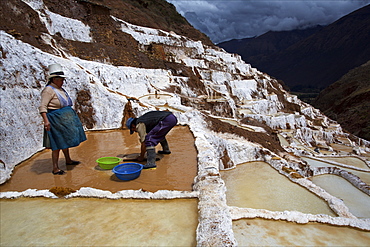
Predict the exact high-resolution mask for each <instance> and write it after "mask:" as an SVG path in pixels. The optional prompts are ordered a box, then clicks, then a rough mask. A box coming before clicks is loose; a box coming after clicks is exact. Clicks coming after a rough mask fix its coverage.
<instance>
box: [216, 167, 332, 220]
mask: <svg viewBox="0 0 370 247" xmlns="http://www.w3.org/2000/svg"><path fill="white" fill-rule="evenodd" d="M221 176H222V178H223V180H224V181H225V183H226V187H227V191H226V197H227V204H228V205H229V206H237V207H244V208H256V209H257V208H260V209H267V210H271V211H285V210H288V211H299V212H303V213H310V214H327V215H331V216H335V214H334V212H332V210H331V209H330V208H329V207H328V205H327V204H326V203H325V201H323V200H322V199H321V198H319V197H317V196H316V195H314V194H312V193H311V192H309V191H308V190H306V189H305V188H303V187H301V186H299V185H297V184H295V183H293V182H291V181H290V180H289V179H287V178H286V177H284V176H283V175H281V174H279V173H278V172H277V171H276V170H275V169H273V168H272V167H271V166H270V165H269V164H267V163H264V162H250V163H245V164H241V165H238V166H237V167H236V168H235V169H232V170H227V171H221Z"/></svg>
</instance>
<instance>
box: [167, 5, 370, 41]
mask: <svg viewBox="0 0 370 247" xmlns="http://www.w3.org/2000/svg"><path fill="white" fill-rule="evenodd" d="M167 1H168V2H170V3H172V4H173V5H175V6H176V9H177V11H178V12H179V13H180V14H181V15H183V16H184V17H185V18H186V19H187V20H188V21H189V22H190V23H191V24H192V25H193V26H194V27H195V28H197V29H199V30H200V31H202V32H203V33H205V34H207V35H208V36H209V37H210V38H211V40H212V41H213V42H214V43H219V42H222V41H226V40H230V39H241V38H247V37H254V36H258V35H261V34H263V33H265V32H267V31H286V30H292V29H297V28H306V27H310V26H315V25H327V24H330V23H332V22H334V21H336V20H337V19H339V18H340V17H342V16H344V15H347V14H349V13H351V12H352V11H354V10H356V9H359V8H361V7H363V6H365V5H367V4H369V3H370V0H316V1H310V0H300V1H293V0H285V1H278V0H269V1H265V0H258V1H257V0H228V1H220V0H213V1H212V0H203V1H197V0H167Z"/></svg>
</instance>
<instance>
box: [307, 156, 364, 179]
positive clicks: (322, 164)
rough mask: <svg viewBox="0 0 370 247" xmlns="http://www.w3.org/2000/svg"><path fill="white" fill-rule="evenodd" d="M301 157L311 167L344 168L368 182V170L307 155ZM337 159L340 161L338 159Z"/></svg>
mask: <svg viewBox="0 0 370 247" xmlns="http://www.w3.org/2000/svg"><path fill="white" fill-rule="evenodd" d="M302 159H303V160H304V161H306V162H307V163H308V164H309V165H310V166H311V167H339V168H340V169H343V170H346V171H348V172H350V173H353V174H354V175H356V176H358V177H359V178H360V179H361V181H363V182H365V183H366V184H370V172H365V171H358V170H354V169H350V168H346V167H343V166H338V165H335V164H333V163H330V162H324V161H320V160H316V159H312V158H309V157H302ZM321 159H323V160H325V159H326V158H321ZM337 161H339V162H340V163H342V162H341V160H340V159H339V160H337Z"/></svg>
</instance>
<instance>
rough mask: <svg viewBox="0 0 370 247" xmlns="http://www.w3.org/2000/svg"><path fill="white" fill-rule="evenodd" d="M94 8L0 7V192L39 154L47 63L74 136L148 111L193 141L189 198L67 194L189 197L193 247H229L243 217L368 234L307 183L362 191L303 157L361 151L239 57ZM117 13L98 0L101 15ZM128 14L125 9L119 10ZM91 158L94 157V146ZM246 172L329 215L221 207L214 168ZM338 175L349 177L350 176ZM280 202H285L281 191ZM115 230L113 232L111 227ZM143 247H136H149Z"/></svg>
mask: <svg viewBox="0 0 370 247" xmlns="http://www.w3.org/2000/svg"><path fill="white" fill-rule="evenodd" d="M103 2H104V1H102V0H100V1H98V0H96V1H94V2H92V1H82V0H80V1H75V0H64V1H60V3H61V4H63V5H65V6H67V7H68V8H67V9H69V10H70V11H69V13H64V14H63V15H62V14H60V13H61V12H62V10H61V9H58V8H62V7H63V6H62V7H61V6H56V5H55V4H56V3H59V1H58V2H57V1H47V0H45V2H44V1H43V0H23V1H19V0H17V1H15V0H9V1H1V2H0V4H1V6H2V7H4V11H3V12H6V15H4V16H6V17H9V22H6V21H7V20H6V19H2V20H1V21H2V22H1V25H2V28H4V29H2V30H0V39H1V44H0V45H1V46H0V53H1V56H0V64H1V65H2V67H1V72H2V73H0V83H1V89H2V90H0V99H1V101H0V103H1V107H0V113H1V121H0V140H1V149H0V175H1V176H0V184H1V183H5V182H6V180H9V179H10V178H11V175H12V172H13V171H14V169H15V166H16V165H18V164H20V162H22V161H23V160H25V159H28V158H29V157H31V156H32V155H34V154H36V153H37V152H38V151H40V150H43V147H42V135H43V132H44V129H43V120H42V118H41V116H40V114H39V113H38V105H39V102H40V93H41V91H42V89H43V88H44V87H45V85H46V84H47V81H46V78H47V74H48V72H47V67H48V65H50V64H52V63H59V64H61V65H62V67H63V69H64V72H65V74H66V76H67V78H66V80H65V81H64V85H63V87H64V88H65V89H66V90H67V91H68V94H69V95H70V97H71V98H72V99H73V101H74V102H73V108H74V109H75V110H76V112H77V114H78V116H79V117H80V119H81V121H82V123H83V126H84V128H85V130H86V131H90V130H106V129H123V128H125V124H124V123H125V122H126V120H127V119H128V118H129V117H134V116H135V117H137V116H141V115H142V114H144V113H146V112H148V111H151V110H164V111H171V112H173V113H174V115H175V116H176V117H177V118H178V124H180V125H186V126H188V127H189V130H190V131H191V132H192V134H193V137H194V140H193V141H191V142H189V143H184V145H194V146H195V147H196V150H197V164H196V169H197V174H196V177H195V178H194V184H193V191H192V192H191V193H183V191H167V190H163V191H157V192H158V193H157V192H156V193H150V194H149V193H148V192H146V191H142V190H135V191H132V190H130V191H127V190H125V191H119V192H117V193H112V192H110V191H103V190H100V189H96V188H90V187H84V188H80V189H79V190H78V191H76V193H73V194H74V196H76V197H97V198H106V199H107V198H109V199H123V198H124V199H132V198H134V199H145V200H155V199H169V203H172V202H173V201H171V200H172V199H184V198H189V196H190V198H196V199H197V202H198V212H197V213H198V222H199V223H198V227H197V228H196V230H195V231H196V233H195V235H196V236H195V237H194V241H196V245H198V246H236V245H237V241H236V237H235V236H234V231H233V221H236V220H239V219H243V218H264V219H269V220H285V221H287V222H288V221H289V222H290V223H289V224H298V223H299V224H302V223H308V222H315V223H319V224H331V225H337V226H350V227H351V228H353V229H354V230H355V231H360V230H367V231H368V230H370V223H369V222H368V221H367V219H362V218H357V217H356V216H355V215H354V214H353V213H352V212H351V211H350V209H349V208H348V207H347V206H346V204H345V202H344V200H342V199H339V198H337V197H335V196H333V195H331V194H330V193H328V192H326V191H325V190H323V189H322V188H321V187H319V186H317V185H316V184H314V183H313V182H312V179H311V178H312V177H313V176H316V175H322V174H334V175H338V176H340V177H341V179H342V178H343V179H346V181H348V182H350V183H351V184H352V185H353V186H354V187H355V188H354V189H355V190H357V189H359V190H361V191H362V192H364V193H366V194H367V195H369V193H370V192H369V186H368V185H367V183H366V182H363V181H362V180H361V179H362V178H360V177H358V176H356V175H354V174H352V173H350V172H348V171H347V170H346V169H343V167H342V166H336V165H335V164H334V165H333V166H334V167H332V166H331V165H329V166H330V167H317V166H314V165H310V164H309V163H308V162H306V161H305V160H304V159H303V157H305V158H307V157H311V158H313V159H314V158H316V157H319V158H326V157H327V156H329V157H333V156H335V157H339V158H341V157H342V156H344V157H346V156H348V155H353V156H356V157H361V158H362V159H366V157H365V155H366V154H367V153H369V152H370V142H368V141H366V140H363V139H361V138H358V137H356V136H352V135H350V134H348V133H345V132H343V131H342V128H341V126H340V125H339V124H337V123H336V122H335V121H333V120H331V119H329V118H328V117H326V116H325V115H323V114H322V113H321V112H320V111H319V110H317V109H315V108H313V107H312V106H311V105H308V104H306V103H304V102H302V101H300V100H299V99H298V98H297V97H296V96H294V95H291V94H289V93H288V92H287V91H285V90H284V89H283V88H282V86H281V84H279V83H278V81H277V80H276V79H274V78H272V77H271V76H269V75H267V74H265V73H262V72H260V71H259V70H257V69H255V68H252V67H251V65H250V64H247V63H245V62H244V61H243V60H242V59H241V57H240V56H238V55H235V54H230V53H227V52H225V51H224V50H222V49H220V48H218V47H216V46H213V45H207V44H206V42H205V43H204V42H202V41H200V40H194V39H191V38H189V37H186V36H182V35H179V34H177V33H175V32H173V31H165V30H162V29H155V28H149V27H148V26H139V25H134V24H132V23H130V22H127V21H126V19H125V16H124V15H123V14H120V13H115V15H112V13H113V11H114V10H113V9H110V7H108V6H106V5H108V1H107V2H104V3H105V5H103V4H102V3H103ZM124 2H127V1H124ZM137 2H138V3H141V4H143V6H142V8H146V6H148V7H149V3H148V2H147V1H135V4H136V3H137ZM122 3H123V1H121V0H111V1H109V4H110V6H116V4H117V6H119V5H120V4H122ZM147 4H148V5H147ZM133 5H134V3H133ZM112 8H113V7H112ZM51 9H53V11H51ZM134 9H135V8H130V7H128V11H133V10H134ZM139 10H140V11H143V13H144V12H145V11H144V10H141V9H140V8H139ZM54 11H58V12H60V13H57V12H54ZM153 12H155V10H153ZM134 17H135V15H133V16H132V17H131V18H134ZM17 19H18V20H17ZM158 22H161V21H158ZM161 23H162V22H161ZM8 25H9V26H8ZM108 143H109V145H116V143H111V142H110V141H109V139H108V140H107V141H106V143H104V142H102V143H101V145H107V144H108ZM345 145H348V146H345ZM337 146H339V147H340V148H337ZM343 147H344V148H345V150H346V151H345V152H344V151H343V150H342V149H341V148H343ZM84 148H86V146H85V147H84V146H83V145H81V146H79V147H78V149H80V150H84ZM94 148H96V150H97V155H99V145H98V146H96V147H94ZM94 150H95V149H94ZM320 150H322V153H320ZM82 152H83V151H82ZM113 155H115V154H113ZM171 155H176V154H171ZM45 162H49V161H48V160H46V161H45ZM251 162H264V163H263V165H264V166H265V165H266V166H270V168H272V169H274V170H276V176H279V177H280V176H284V178H283V179H284V180H285V179H287V181H288V183H292V184H291V185H293V186H298V185H299V186H302V187H304V188H305V189H307V192H308V191H309V192H312V193H313V194H314V196H317V197H318V198H319V199H320V201H321V202H322V203H323V204H324V205H325V203H326V205H325V206H328V207H330V209H331V210H332V211H333V213H334V214H335V216H336V217H332V216H329V215H324V214H320V215H312V214H308V213H301V212H297V211H293V212H289V211H286V210H285V211H284V212H275V211H269V210H266V209H265V208H263V209H253V210H252V211H251V209H250V208H239V207H233V206H230V205H228V200H227V198H226V193H225V192H226V190H227V189H226V185H225V181H224V180H223V177H222V176H221V170H228V169H232V168H233V169H238V166H239V165H243V164H245V163H251ZM328 162H329V161H328ZM329 163H330V162H329ZM333 163H334V162H331V163H330V164H333ZM366 164H367V163H366ZM81 165H84V164H81ZM186 165H188V164H186ZM344 167H346V168H349V169H354V170H356V171H358V169H357V168H355V167H352V166H351V167H349V166H346V165H345V166H344ZM35 169H37V168H35ZM185 169H186V168H185ZM362 170H364V169H362ZM362 170H360V171H362ZM96 172H99V171H97V170H96ZM149 172H154V173H155V172H156V171H155V170H151V171H149ZM365 172H367V171H365ZM73 174H74V173H73V169H72V170H70V171H68V173H67V175H66V177H65V176H63V177H60V178H61V179H64V178H66V179H67V180H68V177H69V176H72V175H73ZM357 174H358V173H357ZM166 175H167V176H171V174H170V173H168V174H166ZM50 176H52V174H50ZM359 176H360V175H359ZM35 177H37V172H35ZM58 178H59V177H58ZM169 178H170V177H169ZM364 178H365V179H366V178H367V177H366V176H365V177H364ZM102 182H104V181H102ZM297 184H298V185H297ZM361 191H360V192H361ZM282 192H283V193H284V194H286V193H285V192H286V190H285V189H283V191H282ZM362 192H361V193H362ZM53 195H54V194H53V193H52V192H50V191H48V190H47V189H45V190H35V189H32V188H30V189H29V190H26V191H24V192H14V191H10V192H9V191H7V192H4V193H3V192H0V198H18V197H23V196H26V197H27V196H29V197H36V196H45V197H51V198H54V197H53ZM86 199H87V200H89V199H88V198H86ZM25 200H27V198H26V199H25ZM180 201H181V200H180ZM107 203H109V202H107ZM67 217H68V216H67ZM68 220H71V221H76V219H70V218H68ZM93 223H97V224H99V222H96V221H93ZM76 224H78V222H76ZM126 226H127V225H125V223H124V222H122V229H124V227H126ZM148 230H149V231H148V232H150V233H149V235H150V234H161V235H160V236H161V237H162V236H163V238H166V236H165V233H163V232H161V231H157V229H156V228H154V227H153V226H152V225H148ZM355 233H356V232H355ZM71 234H73V232H71ZM149 235H148V236H149ZM46 237H49V238H52V237H53V236H46ZM104 237H105V238H107V240H108V238H109V236H108V237H107V236H106V235H105V236H104ZM308 237H311V236H308ZM150 240H151V239H150V238H148V242H146V243H148V244H151V243H150ZM25 242H27V240H26V241H25ZM27 243H29V242H27ZM107 244H109V243H108V242H107ZM122 244H123V245H124V244H125V243H122ZM174 244H176V243H174ZM193 245H194V244H193Z"/></svg>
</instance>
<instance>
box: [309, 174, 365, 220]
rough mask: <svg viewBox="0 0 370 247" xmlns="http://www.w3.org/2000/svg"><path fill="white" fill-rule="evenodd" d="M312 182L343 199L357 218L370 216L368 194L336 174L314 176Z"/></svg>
mask: <svg viewBox="0 0 370 247" xmlns="http://www.w3.org/2000/svg"><path fill="white" fill-rule="evenodd" d="M312 182H313V183H315V184H316V185H318V186H320V187H321V188H323V189H325V190H326V191H327V192H329V193H330V194H331V195H333V196H336V197H338V198H340V199H342V200H343V201H344V203H345V204H346V206H347V207H348V208H349V210H350V212H351V213H352V214H354V215H355V216H356V217H359V218H370V196H368V195H366V194H365V193H363V192H362V191H360V190H358V189H357V188H356V187H354V186H353V185H352V184H351V183H349V182H348V181H347V180H345V179H344V178H341V177H339V176H336V175H326V174H325V175H320V176H314V177H313V178H312Z"/></svg>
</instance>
